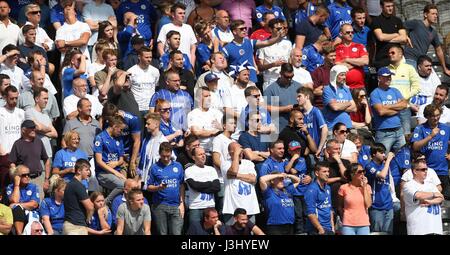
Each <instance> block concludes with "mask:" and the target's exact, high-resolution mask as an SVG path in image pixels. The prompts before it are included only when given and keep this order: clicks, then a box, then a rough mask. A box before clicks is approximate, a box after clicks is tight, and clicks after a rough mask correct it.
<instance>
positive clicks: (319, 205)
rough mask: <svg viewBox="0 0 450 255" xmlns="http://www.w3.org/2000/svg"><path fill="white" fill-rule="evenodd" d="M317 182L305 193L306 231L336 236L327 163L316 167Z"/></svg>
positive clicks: (318, 164) (313, 233) (311, 233)
mask: <svg viewBox="0 0 450 255" xmlns="http://www.w3.org/2000/svg"><path fill="white" fill-rule="evenodd" d="M314 175H315V176H316V181H314V182H313V183H311V184H310V185H309V187H308V190H307V191H306V193H305V203H306V215H308V220H307V222H306V230H307V232H308V233H309V234H310V235H334V219H333V217H334V216H333V214H334V212H333V208H332V206H331V189H330V186H328V184H327V181H328V176H329V175H330V168H329V166H328V163H326V162H318V163H317V164H316V166H315V167H314Z"/></svg>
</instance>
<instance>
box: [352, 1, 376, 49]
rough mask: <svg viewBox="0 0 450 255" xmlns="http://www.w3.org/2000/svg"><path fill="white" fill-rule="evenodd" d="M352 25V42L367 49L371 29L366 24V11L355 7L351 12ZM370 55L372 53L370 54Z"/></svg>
mask: <svg viewBox="0 0 450 255" xmlns="http://www.w3.org/2000/svg"><path fill="white" fill-rule="evenodd" d="M351 16H352V19H353V21H352V26H353V32H354V34H353V42H355V43H360V44H362V45H364V46H365V47H366V49H367V46H368V41H369V39H371V38H370V37H371V36H372V33H371V30H370V28H369V27H368V26H366V25H365V24H366V12H365V11H364V9H363V8H361V7H355V8H353V9H352V12H351ZM370 55H372V54H370Z"/></svg>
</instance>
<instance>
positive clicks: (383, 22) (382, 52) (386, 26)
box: [371, 14, 404, 68]
mask: <svg viewBox="0 0 450 255" xmlns="http://www.w3.org/2000/svg"><path fill="white" fill-rule="evenodd" d="M371 29H372V31H375V29H381V31H383V33H385V34H394V33H398V31H399V30H400V29H404V26H403V22H402V20H401V19H399V18H397V17H396V16H390V17H386V16H384V15H383V14H380V16H378V17H375V18H374V19H373V21H372V27H371ZM374 37H375V38H374V39H375V41H376V54H375V61H374V65H375V66H376V67H377V68H380V67H383V66H387V65H389V55H388V51H389V47H391V46H392V45H394V44H395V43H389V42H381V41H378V39H377V38H376V36H375V33H374Z"/></svg>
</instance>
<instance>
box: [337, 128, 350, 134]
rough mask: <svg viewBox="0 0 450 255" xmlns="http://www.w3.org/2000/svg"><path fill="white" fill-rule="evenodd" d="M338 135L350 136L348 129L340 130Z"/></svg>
mask: <svg viewBox="0 0 450 255" xmlns="http://www.w3.org/2000/svg"><path fill="white" fill-rule="evenodd" d="M338 133H339V134H341V135H342V134H348V129H346V130H339V131H338Z"/></svg>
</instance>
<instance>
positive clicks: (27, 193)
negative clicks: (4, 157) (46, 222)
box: [6, 165, 40, 235]
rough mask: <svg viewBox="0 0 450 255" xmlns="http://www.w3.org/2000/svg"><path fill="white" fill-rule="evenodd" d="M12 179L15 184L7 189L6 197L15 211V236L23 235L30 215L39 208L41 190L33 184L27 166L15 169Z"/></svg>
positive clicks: (19, 166)
mask: <svg viewBox="0 0 450 255" xmlns="http://www.w3.org/2000/svg"><path fill="white" fill-rule="evenodd" d="M11 179H12V180H13V181H12V182H13V183H11V184H10V185H8V187H7V188H6V195H7V196H8V199H9V202H10V204H9V207H11V208H12V211H13V221H14V230H15V234H16V235H22V233H23V229H24V226H25V225H26V224H27V222H28V218H29V217H30V213H31V212H32V211H34V210H36V209H37V208H38V207H39V202H40V199H39V188H38V186H37V185H36V184H34V183H31V178H30V169H29V168H28V167H26V166H25V165H18V166H17V167H16V168H14V170H12V173H11ZM32 215H34V214H32Z"/></svg>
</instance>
